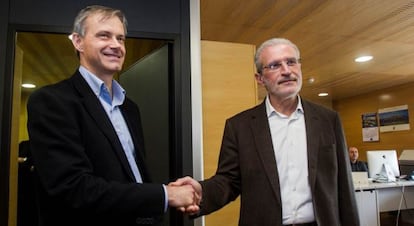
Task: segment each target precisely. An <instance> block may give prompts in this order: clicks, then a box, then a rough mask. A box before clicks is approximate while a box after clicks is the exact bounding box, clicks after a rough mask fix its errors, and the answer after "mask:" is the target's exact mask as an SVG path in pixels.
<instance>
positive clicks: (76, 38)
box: [71, 33, 83, 52]
mask: <svg viewBox="0 0 414 226" xmlns="http://www.w3.org/2000/svg"><path fill="white" fill-rule="evenodd" d="M71 39H72V44H73V46H74V47H75V49H76V50H77V51H78V52H83V40H82V37H81V36H80V35H79V34H78V33H72V38H71Z"/></svg>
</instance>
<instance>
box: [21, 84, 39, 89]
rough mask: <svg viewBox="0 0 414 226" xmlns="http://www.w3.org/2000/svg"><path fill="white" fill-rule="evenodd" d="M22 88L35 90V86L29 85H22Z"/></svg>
mask: <svg viewBox="0 0 414 226" xmlns="http://www.w3.org/2000/svg"><path fill="white" fill-rule="evenodd" d="M22 87H23V88H27V89H34V88H36V85H35V84H30V83H23V84H22Z"/></svg>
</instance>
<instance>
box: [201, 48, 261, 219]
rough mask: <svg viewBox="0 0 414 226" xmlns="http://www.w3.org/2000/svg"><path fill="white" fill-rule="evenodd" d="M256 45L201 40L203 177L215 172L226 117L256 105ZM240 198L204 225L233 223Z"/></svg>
mask: <svg viewBox="0 0 414 226" xmlns="http://www.w3.org/2000/svg"><path fill="white" fill-rule="evenodd" d="M254 51H255V46H253V45H247V44H235V43H224V42H213V41H202V42H201V60H202V89H203V91H202V93H203V94H202V95H203V99H202V101H203V143H204V147H203V149H204V153H203V158H204V178H209V177H211V176H212V175H214V173H215V172H216V169H217V162H218V156H219V151H220V146H221V139H222V135H223V129H224V123H225V120H226V119H227V118H229V117H231V116H233V115H234V114H236V113H238V112H240V111H243V110H245V109H247V108H250V107H252V106H254V105H256V103H257V102H256V100H257V87H256V82H255V79H254V63H253V56H254ZM239 207H240V202H239V199H237V200H236V201H235V202H233V203H230V204H228V205H227V206H226V207H224V208H223V209H221V210H219V211H216V212H215V213H212V214H210V215H208V216H206V219H205V225H206V226H217V225H226V226H236V225H238V219H239Z"/></svg>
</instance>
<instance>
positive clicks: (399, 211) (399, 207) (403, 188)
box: [395, 184, 405, 226]
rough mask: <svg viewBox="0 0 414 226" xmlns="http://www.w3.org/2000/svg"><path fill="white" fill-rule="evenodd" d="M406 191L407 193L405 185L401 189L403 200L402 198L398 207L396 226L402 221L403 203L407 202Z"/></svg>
mask: <svg viewBox="0 0 414 226" xmlns="http://www.w3.org/2000/svg"><path fill="white" fill-rule="evenodd" d="M404 191H405V185H404V184H403V185H402V187H401V198H400V204H399V206H398V212H397V220H396V222H395V225H396V226H398V223H399V219H400V213H401V205H402V201H403V200H405V196H404Z"/></svg>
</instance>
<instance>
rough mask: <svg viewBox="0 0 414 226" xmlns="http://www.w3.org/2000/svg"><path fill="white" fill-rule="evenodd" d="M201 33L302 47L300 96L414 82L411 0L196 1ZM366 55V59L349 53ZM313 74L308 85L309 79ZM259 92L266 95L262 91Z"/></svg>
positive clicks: (208, 36) (413, 6)
mask: <svg viewBox="0 0 414 226" xmlns="http://www.w3.org/2000/svg"><path fill="white" fill-rule="evenodd" d="M200 4H201V38H202V39H203V40H215V41H224V42H237V43H247V44H254V45H260V44H261V43H262V42H263V41H265V40H267V39H269V38H272V37H284V38H288V39H290V40H291V41H293V42H294V43H295V44H297V45H298V47H299V48H300V50H301V58H302V72H303V77H304V87H303V89H302V95H304V96H309V97H310V98H312V99H313V98H314V97H316V95H317V93H319V92H328V93H329V95H330V96H329V97H328V98H332V99H333V100H335V99H342V98H346V97H350V96H354V95H358V94H362V93H365V92H370V91H373V90H379V89H384V88H387V87H390V86H396V85H400V84H404V83H409V82H414V1H408V0H392V1H389V0H346V1H345V0H255V1H247V0H201V2H200ZM365 54H369V55H372V56H373V57H374V58H373V60H372V61H370V62H366V63H360V64H358V63H355V62H354V58H355V57H357V56H360V55H365ZM311 78H312V79H314V83H312V84H310V83H309V82H308V81H309V79H311ZM261 95H263V93H261Z"/></svg>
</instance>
